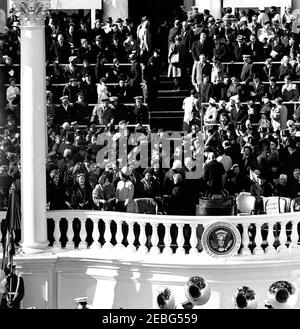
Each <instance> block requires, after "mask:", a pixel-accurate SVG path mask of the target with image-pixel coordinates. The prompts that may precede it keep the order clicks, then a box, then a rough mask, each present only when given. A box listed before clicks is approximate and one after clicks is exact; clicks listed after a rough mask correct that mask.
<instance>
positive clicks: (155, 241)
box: [150, 223, 160, 255]
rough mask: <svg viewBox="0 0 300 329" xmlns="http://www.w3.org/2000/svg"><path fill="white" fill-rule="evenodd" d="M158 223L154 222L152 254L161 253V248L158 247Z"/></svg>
mask: <svg viewBox="0 0 300 329" xmlns="http://www.w3.org/2000/svg"><path fill="white" fill-rule="evenodd" d="M158 225H159V224H158V223H153V224H152V238H151V242H152V247H151V249H150V253H151V255H159V254H160V250H159V247H158V243H159V237H158Z"/></svg>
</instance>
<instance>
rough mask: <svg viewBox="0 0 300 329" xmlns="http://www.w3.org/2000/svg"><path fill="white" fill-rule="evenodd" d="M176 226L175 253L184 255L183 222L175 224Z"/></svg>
mask: <svg viewBox="0 0 300 329" xmlns="http://www.w3.org/2000/svg"><path fill="white" fill-rule="evenodd" d="M176 225H177V228H178V235H177V245H178V248H177V249H176V254H178V255H185V250H184V247H183V245H184V231H183V226H184V224H182V223H179V224H176Z"/></svg>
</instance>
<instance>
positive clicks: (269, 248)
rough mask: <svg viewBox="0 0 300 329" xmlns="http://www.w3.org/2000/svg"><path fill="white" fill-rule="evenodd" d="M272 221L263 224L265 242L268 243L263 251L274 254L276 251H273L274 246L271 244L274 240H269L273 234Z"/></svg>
mask: <svg viewBox="0 0 300 329" xmlns="http://www.w3.org/2000/svg"><path fill="white" fill-rule="evenodd" d="M274 224H275V223H274V222H271V223H270V222H268V223H265V224H264V225H266V226H267V232H266V234H267V237H266V240H267V243H268V246H267V247H266V248H265V253H266V254H274V253H275V252H276V251H275V247H274V245H273V243H274V241H271V240H273V239H272V236H274V235H273V227H274Z"/></svg>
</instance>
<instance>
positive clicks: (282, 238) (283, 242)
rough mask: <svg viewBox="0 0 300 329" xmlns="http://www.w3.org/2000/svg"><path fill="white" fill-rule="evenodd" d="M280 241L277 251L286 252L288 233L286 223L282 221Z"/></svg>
mask: <svg viewBox="0 0 300 329" xmlns="http://www.w3.org/2000/svg"><path fill="white" fill-rule="evenodd" d="M278 239H279V243H280V245H279V246H278V248H277V251H278V252H280V253H286V252H287V251H288V248H287V246H286V242H287V234H286V223H284V222H280V233H279V237H278Z"/></svg>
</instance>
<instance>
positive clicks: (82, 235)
mask: <svg viewBox="0 0 300 329" xmlns="http://www.w3.org/2000/svg"><path fill="white" fill-rule="evenodd" d="M80 223H81V225H80V232H79V237H80V241H79V244H78V248H79V249H83V248H86V247H87V242H86V241H85V240H86V237H87V232H86V227H85V224H86V218H82V219H80Z"/></svg>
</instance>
